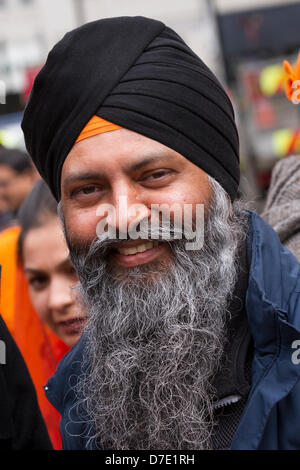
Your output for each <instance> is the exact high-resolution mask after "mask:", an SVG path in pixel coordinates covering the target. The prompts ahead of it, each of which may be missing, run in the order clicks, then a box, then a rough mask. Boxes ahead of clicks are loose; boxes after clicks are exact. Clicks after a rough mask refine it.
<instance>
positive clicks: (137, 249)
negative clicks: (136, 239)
mask: <svg viewBox="0 0 300 470" xmlns="http://www.w3.org/2000/svg"><path fill="white" fill-rule="evenodd" d="M158 243H159V242H158V241H154V242H146V243H141V244H140V245H137V246H131V247H129V248H118V252H119V253H121V255H135V254H136V253H143V251H147V250H151V248H153V247H155V246H157V245H158Z"/></svg>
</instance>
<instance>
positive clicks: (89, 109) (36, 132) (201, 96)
mask: <svg viewBox="0 0 300 470" xmlns="http://www.w3.org/2000/svg"><path fill="white" fill-rule="evenodd" d="M94 114H96V115H98V116H100V117H102V118H104V119H106V120H108V121H111V122H113V123H115V124H119V125H120V126H122V127H125V128H127V129H130V130H132V131H135V132H138V133H140V134H142V135H144V136H146V137H150V138H151V139H154V140H156V141H158V142H160V143H162V144H164V145H166V146H168V147H170V148H172V149H173V150H175V151H176V152H178V153H180V154H182V155H183V156H184V157H186V158H187V159H188V160H190V161H191V162H193V163H195V164H196V165H197V166H199V167H200V168H201V169H203V170H204V171H205V172H207V173H208V174H209V175H211V176H212V177H214V178H215V179H216V180H217V181H218V182H219V183H220V184H221V185H222V186H223V188H224V189H225V190H226V192H227V193H228V194H229V196H230V197H231V199H234V197H235V196H236V192H237V188H238V184H239V150H238V147H239V144H238V134H237V129H236V125H235V121H234V112H233V108H232V104H231V102H230V100H229V98H228V96H227V94H226V93H225V91H224V89H223V88H222V86H221V84H220V83H219V82H218V80H217V79H216V77H215V76H214V74H213V73H212V72H211V71H210V69H209V68H208V67H207V66H206V65H205V64H204V63H203V62H202V60H201V59H199V57H198V56H197V55H196V54H195V53H194V52H193V51H192V50H191V49H190V48H189V47H188V46H187V45H186V44H185V43H184V42H183V40H182V39H181V38H180V37H179V36H178V35H177V34H176V33H175V32H174V31H172V30H171V29H170V28H168V27H166V26H165V25H164V24H163V23H161V22H160V21H156V20H152V19H148V18H144V17H120V18H109V19H103V20H98V21H93V22H91V23H88V24H85V25H83V26H81V27H80V28H77V29H75V30H73V31H71V32H69V33H67V34H66V35H65V36H64V37H63V39H62V40H61V41H60V42H58V43H57V44H56V45H55V46H54V48H53V49H52V50H51V51H50V53H49V55H48V58H47V61H46V64H45V65H44V67H43V68H42V70H41V71H40V73H39V74H38V76H37V78H36V80H35V83H34V86H33V89H32V91H31V95H30V98H29V102H28V104H27V107H26V109H25V112H24V117H23V121H22V129H23V132H24V136H25V142H26V147H27V150H28V152H29V154H30V155H31V157H32V159H33V161H34V163H35V165H36V167H37V169H38V171H39V172H40V174H41V176H42V177H43V178H44V179H45V180H46V182H47V183H48V185H49V186H50V189H51V191H52V192H53V194H54V196H55V198H56V199H57V200H59V199H60V179H61V170H62V166H63V163H64V161H65V159H66V157H67V155H68V153H69V152H70V150H71V148H72V146H73V145H74V143H75V140H76V139H77V137H78V135H79V134H80V132H81V130H82V129H83V127H84V126H85V125H86V124H87V122H88V121H89V120H90V118H91V117H92V116H93V115H94Z"/></svg>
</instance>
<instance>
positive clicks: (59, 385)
mask: <svg viewBox="0 0 300 470" xmlns="http://www.w3.org/2000/svg"><path fill="white" fill-rule="evenodd" d="M249 213H250V226H249V233H248V247H247V250H248V253H247V256H248V261H249V267H250V271H249V284H248V290H247V293H246V310H247V314H248V319H249V326H250V330H251V333H252V336H253V340H254V348H255V352H254V358H253V362H252V381H251V390H250V393H249V396H248V400H247V403H246V406H245V408H244V411H243V414H242V417H241V421H240V424H239V427H238V429H237V431H236V434H235V436H234V439H233V441H232V445H231V449H249V450H255V449H264V450H267V449H268V450H269V449H273V450H274V449H298V450H299V449H300V380H299V379H300V264H299V263H298V262H297V260H296V259H295V257H294V256H293V255H292V254H291V253H290V252H289V251H288V250H287V249H286V248H284V247H283V246H282V245H281V243H280V241H279V239H278V236H277V234H276V233H275V232H274V230H273V229H272V228H271V227H270V226H269V225H268V224H267V223H266V222H264V221H263V219H262V218H260V217H259V216H258V215H257V214H256V213H254V212H251V211H249ZM84 340H85V338H84V336H83V337H82V338H81V339H80V340H79V342H78V343H77V344H76V345H75V346H74V347H73V348H72V350H71V351H70V352H69V353H68V354H67V355H66V356H65V357H64V358H63V359H62V361H61V362H60V363H59V365H58V368H57V371H56V373H55V374H54V376H52V377H51V378H50V380H49V382H48V384H47V386H46V387H45V391H46V395H47V397H48V399H49V400H50V402H51V403H52V404H53V405H54V406H55V407H56V408H57V409H58V411H59V412H60V414H61V416H62V419H61V424H60V430H61V435H62V440H63V448H64V449H84V448H85V441H84V438H83V437H80V435H82V433H83V432H84V425H83V424H82V423H80V420H79V419H78V418H77V421H78V422H77V423H74V421H75V420H76V419H75V418H76V409H75V408H72V405H73V404H74V392H73V390H72V384H74V383H75V381H76V377H77V376H78V374H79V371H80V363H81V358H82V350H83V345H84ZM70 417H72V420H70Z"/></svg>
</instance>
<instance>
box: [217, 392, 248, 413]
mask: <svg viewBox="0 0 300 470" xmlns="http://www.w3.org/2000/svg"><path fill="white" fill-rule="evenodd" d="M241 398H242V397H241V395H229V396H228V397H224V398H222V399H221V400H218V401H216V402H215V403H214V404H213V409H214V410H217V409H219V408H222V407H223V406H228V405H232V404H233V403H237V402H238V401H240V399H241Z"/></svg>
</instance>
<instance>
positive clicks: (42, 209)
mask: <svg viewBox="0 0 300 470" xmlns="http://www.w3.org/2000/svg"><path fill="white" fill-rule="evenodd" d="M49 216H50V217H51V216H57V202H56V200H55V198H54V197H53V196H52V194H51V192H50V189H49V187H48V186H47V184H46V183H45V182H44V181H43V180H38V181H37V182H36V183H35V185H34V186H33V188H32V190H31V191H30V193H29V194H28V196H27V197H26V199H25V201H24V202H23V204H22V205H21V207H20V209H19V211H18V215H17V219H18V223H19V225H20V227H21V233H20V236H19V240H18V257H19V260H21V259H22V247H23V241H24V237H25V235H26V234H27V233H28V232H29V230H31V229H32V228H37V227H41V226H42V225H44V224H45V223H46V222H47V221H48V219H49Z"/></svg>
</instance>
